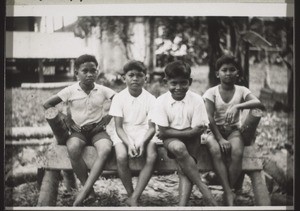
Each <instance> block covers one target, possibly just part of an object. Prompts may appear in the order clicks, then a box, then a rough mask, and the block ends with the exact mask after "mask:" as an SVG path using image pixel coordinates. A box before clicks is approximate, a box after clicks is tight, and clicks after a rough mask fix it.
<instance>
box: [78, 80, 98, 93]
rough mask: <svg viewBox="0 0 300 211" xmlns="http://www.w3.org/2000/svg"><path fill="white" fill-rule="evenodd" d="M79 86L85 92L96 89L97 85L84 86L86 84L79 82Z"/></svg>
mask: <svg viewBox="0 0 300 211" xmlns="http://www.w3.org/2000/svg"><path fill="white" fill-rule="evenodd" d="M79 86H80V87H81V89H82V90H83V91H91V90H92V89H94V87H95V84H94V83H91V84H84V83H81V82H79Z"/></svg>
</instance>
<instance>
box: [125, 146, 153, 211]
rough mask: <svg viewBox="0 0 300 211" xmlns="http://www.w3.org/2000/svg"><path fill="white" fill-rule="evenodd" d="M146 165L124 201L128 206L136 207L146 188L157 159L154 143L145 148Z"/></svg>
mask: <svg viewBox="0 0 300 211" xmlns="http://www.w3.org/2000/svg"><path fill="white" fill-rule="evenodd" d="M146 150H147V151H146V163H145V166H144V167H143V169H142V170H141V172H140V175H139V178H138V181H137V184H136V187H135V189H134V192H133V193H132V195H131V196H130V197H129V198H128V199H127V200H126V203H127V204H128V205H130V206H138V199H139V198H140V196H141V195H142V192H143V191H144V189H145V187H146V186H147V184H148V182H149V180H150V178H151V176H152V173H153V169H154V165H155V161H156V158H157V149H156V143H155V142H152V141H150V142H149V144H148V145H147V146H146Z"/></svg>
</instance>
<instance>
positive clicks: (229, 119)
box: [225, 105, 239, 124]
mask: <svg viewBox="0 0 300 211" xmlns="http://www.w3.org/2000/svg"><path fill="white" fill-rule="evenodd" d="M238 111H239V110H238V108H237V107H236V105H233V106H230V107H229V108H228V109H227V111H226V113H225V122H226V123H227V124H231V123H233V122H234V117H235V115H237V113H238Z"/></svg>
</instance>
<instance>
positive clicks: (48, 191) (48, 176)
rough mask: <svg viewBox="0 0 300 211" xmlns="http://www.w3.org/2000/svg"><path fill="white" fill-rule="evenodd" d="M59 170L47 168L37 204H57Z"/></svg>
mask: <svg viewBox="0 0 300 211" xmlns="http://www.w3.org/2000/svg"><path fill="white" fill-rule="evenodd" d="M59 177H60V171H59V170H46V171H45V175H44V177H43V182H42V186H41V189H40V194H39V199H38V203H37V206H38V207H40V206H56V199H57V193H58V185H59Z"/></svg>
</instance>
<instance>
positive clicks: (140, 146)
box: [136, 121, 155, 157]
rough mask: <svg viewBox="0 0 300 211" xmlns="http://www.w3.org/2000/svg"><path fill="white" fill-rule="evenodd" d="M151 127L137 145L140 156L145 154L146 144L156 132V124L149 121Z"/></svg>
mask: <svg viewBox="0 0 300 211" xmlns="http://www.w3.org/2000/svg"><path fill="white" fill-rule="evenodd" d="M148 125H149V128H148V130H147V132H146V134H145V136H144V138H143V140H142V141H141V142H139V143H138V144H137V146H136V149H137V151H138V157H139V156H141V155H142V154H143V151H144V146H145V145H147V144H148V143H149V141H150V140H151V139H152V138H153V136H154V134H155V124H154V123H153V122H151V121H149V122H148Z"/></svg>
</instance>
